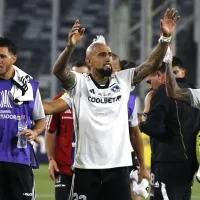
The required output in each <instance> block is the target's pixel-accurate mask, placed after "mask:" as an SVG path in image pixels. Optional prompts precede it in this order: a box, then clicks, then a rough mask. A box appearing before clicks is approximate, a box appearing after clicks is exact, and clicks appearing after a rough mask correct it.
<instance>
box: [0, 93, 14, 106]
mask: <svg viewBox="0 0 200 200" xmlns="http://www.w3.org/2000/svg"><path fill="white" fill-rule="evenodd" d="M8 94H9V91H8V90H4V91H1V92H0V95H1V102H0V108H12V106H11V104H10V99H9V97H8Z"/></svg>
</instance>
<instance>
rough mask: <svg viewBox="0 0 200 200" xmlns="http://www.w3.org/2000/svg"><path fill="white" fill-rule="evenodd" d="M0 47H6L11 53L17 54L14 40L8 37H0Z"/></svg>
mask: <svg viewBox="0 0 200 200" xmlns="http://www.w3.org/2000/svg"><path fill="white" fill-rule="evenodd" d="M0 47H8V51H9V52H10V53H12V54H13V55H16V54H17V47H16V45H15V43H14V42H12V41H11V40H10V39H8V38H4V37H0Z"/></svg>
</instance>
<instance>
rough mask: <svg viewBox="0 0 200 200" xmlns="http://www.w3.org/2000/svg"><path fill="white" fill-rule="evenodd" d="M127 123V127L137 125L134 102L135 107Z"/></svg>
mask: <svg viewBox="0 0 200 200" xmlns="http://www.w3.org/2000/svg"><path fill="white" fill-rule="evenodd" d="M128 123H129V127H135V126H137V125H138V118H137V104H136V101H135V107H134V110H133V112H132V114H131V116H130V118H129V120H128Z"/></svg>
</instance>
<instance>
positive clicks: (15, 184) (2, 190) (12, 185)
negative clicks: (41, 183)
mask: <svg viewBox="0 0 200 200" xmlns="http://www.w3.org/2000/svg"><path fill="white" fill-rule="evenodd" d="M0 199H1V200H13V199H14V200H35V199H36V198H35V190H34V176H33V171H32V168H31V167H30V166H28V165H23V164H17V163H7V162H0Z"/></svg>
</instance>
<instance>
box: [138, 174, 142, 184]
mask: <svg viewBox="0 0 200 200" xmlns="http://www.w3.org/2000/svg"><path fill="white" fill-rule="evenodd" d="M142 178H143V176H142V174H141V172H138V183H141V181H142Z"/></svg>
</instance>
